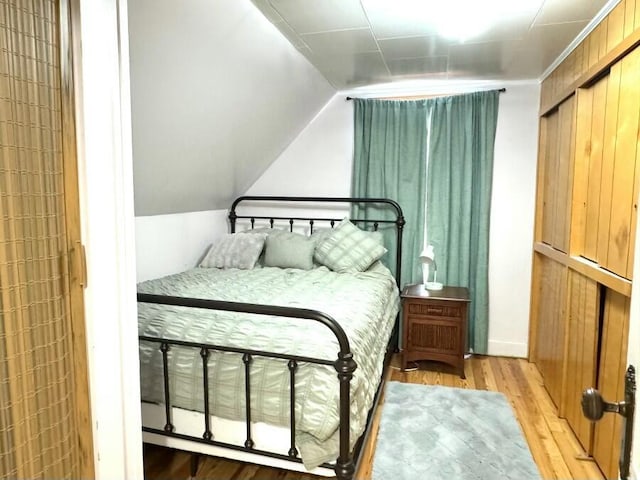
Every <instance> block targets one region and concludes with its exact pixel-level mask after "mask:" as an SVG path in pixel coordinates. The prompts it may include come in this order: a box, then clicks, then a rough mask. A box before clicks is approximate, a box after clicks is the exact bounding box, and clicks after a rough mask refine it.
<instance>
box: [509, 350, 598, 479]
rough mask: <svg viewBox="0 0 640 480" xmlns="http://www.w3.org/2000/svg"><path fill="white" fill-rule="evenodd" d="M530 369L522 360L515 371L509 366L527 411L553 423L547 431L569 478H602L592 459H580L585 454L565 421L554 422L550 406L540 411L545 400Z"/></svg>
mask: <svg viewBox="0 0 640 480" xmlns="http://www.w3.org/2000/svg"><path fill="white" fill-rule="evenodd" d="M531 368H533V369H534V370H535V367H533V365H532V364H531V363H528V362H527V361H526V360H525V359H518V360H517V368H516V366H512V371H513V372H514V374H513V378H515V379H516V381H517V382H518V383H519V384H520V390H521V392H522V396H523V398H524V399H525V400H526V401H527V410H528V411H531V412H535V414H536V415H539V416H542V417H543V418H544V419H545V421H547V422H549V423H551V424H554V428H550V429H549V430H550V432H551V434H552V436H553V438H554V439H555V441H556V443H557V445H558V448H559V449H560V452H561V454H562V458H563V459H564V461H565V462H566V464H567V467H568V468H569V470H570V472H571V476H570V478H583V479H598V478H602V473H601V472H600V470H599V469H598V467H597V465H596V464H595V462H593V460H587V461H584V460H583V458H584V456H583V455H584V451H583V449H582V446H581V445H580V444H579V442H578V441H577V440H576V438H575V436H574V435H573V432H572V431H571V429H570V427H569V426H568V424H567V422H566V421H564V420H562V419H557V421H556V416H555V415H554V414H553V411H552V410H549V409H550V408H552V405H550V404H546V408H545V410H544V412H543V409H542V408H541V406H540V405H543V404H545V403H546V402H545V401H544V398H545V395H544V387H543V386H542V384H541V383H540V382H539V381H536V378H535V375H533V373H536V372H535V371H533V372H531V373H530V369H531Z"/></svg>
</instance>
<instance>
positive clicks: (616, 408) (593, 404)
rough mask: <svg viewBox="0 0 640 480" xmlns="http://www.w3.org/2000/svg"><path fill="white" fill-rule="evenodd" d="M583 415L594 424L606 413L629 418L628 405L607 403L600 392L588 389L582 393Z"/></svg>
mask: <svg viewBox="0 0 640 480" xmlns="http://www.w3.org/2000/svg"><path fill="white" fill-rule="evenodd" d="M581 404H582V413H583V414H584V416H585V417H587V418H588V419H589V420H591V421H592V422H597V421H598V420H600V419H601V418H602V416H603V415H604V414H605V413H606V412H612V413H619V414H620V415H622V416H623V417H625V418H626V417H627V404H626V403H625V402H618V403H612V402H607V401H606V400H605V399H604V398H602V395H601V394H600V392H599V391H598V390H596V389H595V388H587V389H586V390H585V391H584V392H582V402H581Z"/></svg>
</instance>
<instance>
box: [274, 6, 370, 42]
mask: <svg viewBox="0 0 640 480" xmlns="http://www.w3.org/2000/svg"><path fill="white" fill-rule="evenodd" d="M268 1H269V2H270V4H271V6H272V7H273V9H274V10H275V11H277V12H278V14H279V15H280V16H281V17H283V18H284V19H286V21H287V23H288V24H289V26H290V27H291V28H293V29H294V30H295V31H297V32H298V33H300V34H302V33H315V32H326V31H330V30H344V29H349V28H365V27H366V28H368V27H369V22H368V21H367V17H366V15H365V14H364V10H363V9H362V5H361V4H360V0H322V1H318V0H268Z"/></svg>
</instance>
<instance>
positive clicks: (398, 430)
mask: <svg viewBox="0 0 640 480" xmlns="http://www.w3.org/2000/svg"><path fill="white" fill-rule="evenodd" d="M540 478H541V477H540V473H539V472H538V468H537V467H536V464H535V463H534V461H533V458H532V456H531V452H530V451H529V447H528V446H527V442H526V440H525V439H524V437H523V434H522V431H521V429H520V425H519V424H518V421H517V420H516V418H515V417H514V414H513V410H512V409H511V405H510V404H509V402H508V401H507V398H506V397H505V396H504V395H503V394H501V393H497V392H487V391H480V390H464V389H460V388H453V387H441V386H432V385H415V384H409V383H400V382H388V383H387V386H386V393H385V401H384V404H383V406H382V417H381V419H380V430H379V432H378V443H377V446H376V451H375V454H374V460H373V480H410V479H411V480H413V479H420V480H423V479H424V480H439V479H443V480H444V479H447V480H449V479H456V480H472V479H473V480H494V479H500V480H502V479H514V480H516V479H517V480H529V479H540Z"/></svg>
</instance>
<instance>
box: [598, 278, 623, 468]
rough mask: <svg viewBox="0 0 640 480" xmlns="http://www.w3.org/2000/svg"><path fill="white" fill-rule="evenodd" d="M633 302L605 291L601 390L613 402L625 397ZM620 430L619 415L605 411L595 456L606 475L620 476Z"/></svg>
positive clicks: (599, 374) (600, 425)
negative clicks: (630, 309) (606, 413)
mask: <svg viewBox="0 0 640 480" xmlns="http://www.w3.org/2000/svg"><path fill="white" fill-rule="evenodd" d="M630 303H631V300H630V299H629V298H628V297H625V296H624V295H621V294H619V293H616V292H614V291H612V290H607V291H606V293H605V300H604V313H603V321H602V341H601V343H602V346H601V353H600V366H599V371H598V390H600V393H601V394H602V396H603V397H604V398H605V399H606V400H608V401H610V402H617V401H619V400H622V399H624V374H625V370H626V368H627V364H626V362H627V338H628V336H629V306H630ZM621 432H622V417H621V416H620V415H613V414H608V415H605V416H604V417H602V419H601V420H600V421H598V422H597V423H596V425H595V438H594V445H593V458H595V460H596V462H598V466H599V467H600V469H601V470H602V472H603V473H604V474H605V476H606V478H618V460H619V458H620V438H621V437H620V434H621Z"/></svg>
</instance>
